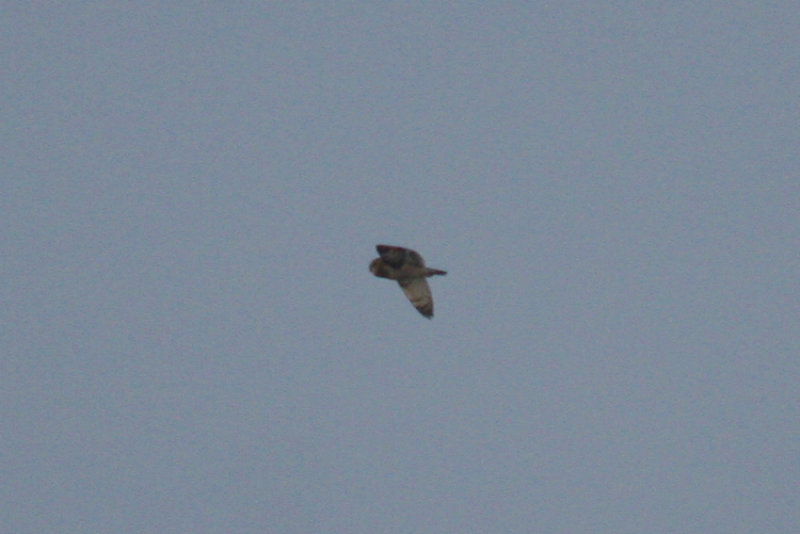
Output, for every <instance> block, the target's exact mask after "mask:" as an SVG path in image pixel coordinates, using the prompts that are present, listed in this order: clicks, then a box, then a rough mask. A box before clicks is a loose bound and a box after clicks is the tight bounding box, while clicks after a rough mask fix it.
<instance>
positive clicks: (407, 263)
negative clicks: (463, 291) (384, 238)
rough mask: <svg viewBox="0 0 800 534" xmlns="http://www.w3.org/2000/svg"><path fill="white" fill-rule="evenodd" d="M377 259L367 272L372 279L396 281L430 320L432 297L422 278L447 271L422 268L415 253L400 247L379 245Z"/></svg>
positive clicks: (431, 315) (423, 266)
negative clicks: (373, 277) (370, 274)
mask: <svg viewBox="0 0 800 534" xmlns="http://www.w3.org/2000/svg"><path fill="white" fill-rule="evenodd" d="M375 248H377V249H378V254H380V257H379V258H375V259H374V260H372V263H370V264H369V270H370V272H371V273H372V274H374V275H375V276H378V277H380V278H388V279H389V280H397V283H398V284H400V288H401V289H402V290H403V293H405V294H406V297H408V300H410V301H411V304H413V305H414V307H415V308H416V309H417V310H418V311H419V312H420V313H421V314H422V315H424V316H425V317H427V318H428V319H430V318H431V317H433V296H432V295H431V288H430V287H429V286H428V282H427V280H425V278H427V277H429V276H434V275H445V274H447V272H446V271H442V270H439V269H431V268H429V267H425V261H424V260H423V259H422V256H420V255H419V254H418V253H417V252H415V251H413V250H411V249H408V248H403V247H393V246H391V245H378V246H376V247H375Z"/></svg>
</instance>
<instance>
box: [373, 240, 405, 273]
mask: <svg viewBox="0 0 800 534" xmlns="http://www.w3.org/2000/svg"><path fill="white" fill-rule="evenodd" d="M375 248H376V249H378V254H380V255H381V259H382V260H383V262H384V263H385V264H386V265H388V266H389V267H391V268H393V269H400V268H402V267H403V264H404V263H405V262H406V256H407V255H408V249H406V248H403V247H393V246H390V245H377V246H376V247H375Z"/></svg>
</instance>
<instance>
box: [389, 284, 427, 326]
mask: <svg viewBox="0 0 800 534" xmlns="http://www.w3.org/2000/svg"><path fill="white" fill-rule="evenodd" d="M397 283H398V284H400V287H401V288H402V290H403V293H405V294H406V297H408V300H410V301H411V304H413V305H414V307H415V308H416V309H417V311H418V312H420V313H421V314H422V315H424V316H425V317H427V318H428V319H430V318H431V317H433V295H431V288H430V286H428V282H427V281H426V280H425V279H424V278H422V277H419V278H405V279H403V280H398V281H397Z"/></svg>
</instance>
